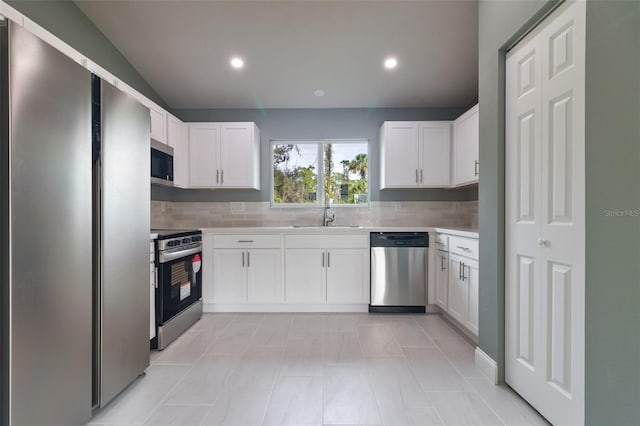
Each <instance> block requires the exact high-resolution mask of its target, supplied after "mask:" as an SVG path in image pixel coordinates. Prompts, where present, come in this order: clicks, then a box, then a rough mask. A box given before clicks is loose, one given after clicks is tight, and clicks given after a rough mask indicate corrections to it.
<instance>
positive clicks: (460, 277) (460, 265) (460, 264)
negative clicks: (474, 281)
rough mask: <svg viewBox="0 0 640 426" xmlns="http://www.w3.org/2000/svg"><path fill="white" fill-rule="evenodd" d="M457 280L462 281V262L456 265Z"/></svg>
mask: <svg viewBox="0 0 640 426" xmlns="http://www.w3.org/2000/svg"><path fill="white" fill-rule="evenodd" d="M458 279H460V281H462V262H460V263H459V264H458Z"/></svg>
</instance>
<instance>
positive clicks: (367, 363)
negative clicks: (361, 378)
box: [322, 326, 402, 425]
mask: <svg viewBox="0 0 640 426" xmlns="http://www.w3.org/2000/svg"><path fill="white" fill-rule="evenodd" d="M357 329H358V326H356V339H357V340H358V346H360V353H361V354H362V356H363V357H364V373H365V378H366V380H367V385H368V386H369V390H370V391H371V393H372V394H373V400H374V401H375V403H376V408H377V409H378V417H379V418H380V422H381V424H382V425H384V424H385V422H384V418H383V417H382V410H381V409H380V403H379V402H378V397H377V396H376V391H375V389H374V388H373V386H371V381H370V380H369V374H368V373H369V372H368V368H369V359H368V358H367V356H366V355H365V353H364V348H363V347H362V341H360V333H359V332H358V331H357ZM400 351H401V352H402V349H400ZM322 420H323V421H324V417H323V419H322Z"/></svg>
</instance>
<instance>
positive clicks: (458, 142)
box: [453, 105, 480, 186]
mask: <svg viewBox="0 0 640 426" xmlns="http://www.w3.org/2000/svg"><path fill="white" fill-rule="evenodd" d="M478 111H479V108H478V105H476V106H474V107H473V108H471V109H470V110H469V111H467V112H465V113H464V114H462V115H461V116H460V117H458V118H457V119H456V120H455V121H454V122H453V138H454V141H453V186H463V185H471V184H473V183H478V176H479V175H480V163H479V161H478V152H479V140H480V129H479V124H478V123H479V121H478Z"/></svg>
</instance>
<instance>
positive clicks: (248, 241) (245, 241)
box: [238, 240, 253, 243]
mask: <svg viewBox="0 0 640 426" xmlns="http://www.w3.org/2000/svg"><path fill="white" fill-rule="evenodd" d="M238 242H239V243H252V242H253V240H238Z"/></svg>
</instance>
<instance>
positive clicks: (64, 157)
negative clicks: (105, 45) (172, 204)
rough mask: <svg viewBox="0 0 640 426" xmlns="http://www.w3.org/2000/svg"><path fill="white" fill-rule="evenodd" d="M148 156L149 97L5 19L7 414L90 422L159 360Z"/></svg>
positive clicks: (2, 392)
mask: <svg viewBox="0 0 640 426" xmlns="http://www.w3.org/2000/svg"><path fill="white" fill-rule="evenodd" d="M96 92H99V93H96ZM96 96H98V97H96ZM92 98H93V101H94V102H93V103H92ZM149 161H150V155H149V112H148V110H147V109H146V108H144V107H143V106H142V105H140V104H139V103H138V102H136V101H135V100H134V99H133V98H132V97H130V96H128V95H126V94H124V93H122V92H120V91H118V90H117V89H116V88H114V87H113V86H110V85H109V84H107V83H105V82H103V81H99V80H96V79H95V78H93V77H92V75H91V74H90V72H89V71H87V70H86V69H84V68H83V67H81V66H80V65H79V64H77V63H75V62H74V61H72V60H71V59H69V58H67V57H66V56H64V55H63V54H61V53H60V52H58V51H57V50H55V49H53V48H52V47H50V46H49V45H48V44H46V43H44V42H43V41H41V40H40V39H38V38H37V37H35V36H34V35H32V34H31V33H30V32H28V31H27V30H25V29H24V28H22V27H21V26H19V25H16V24H13V23H11V22H8V21H5V22H4V23H3V24H2V25H0V208H1V209H0V252H1V253H0V254H1V255H2V256H1V261H2V264H1V265H0V267H1V268H0V280H1V282H0V357H1V358H0V424H2V425H4V424H10V425H13V426H22V425H29V426H37V425H81V424H84V423H85V422H86V421H87V420H89V418H90V417H91V413H92V409H93V408H95V407H98V406H104V405H105V404H106V403H107V402H108V401H109V400H111V399H112V398H113V397H114V396H115V395H116V394H117V393H118V392H120V391H121V390H122V389H124V388H125V387H126V386H127V385H128V384H129V383H130V382H131V381H132V380H135V379H136V377H137V376H138V375H139V374H140V373H142V372H143V371H144V369H145V368H146V367H147V366H148V364H149V350H148V343H149V342H148V317H149V296H148V240H149V235H148V233H149V221H150V219H149V216H150V212H149V211H150V206H149V203H150V184H149V174H150V172H149Z"/></svg>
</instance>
